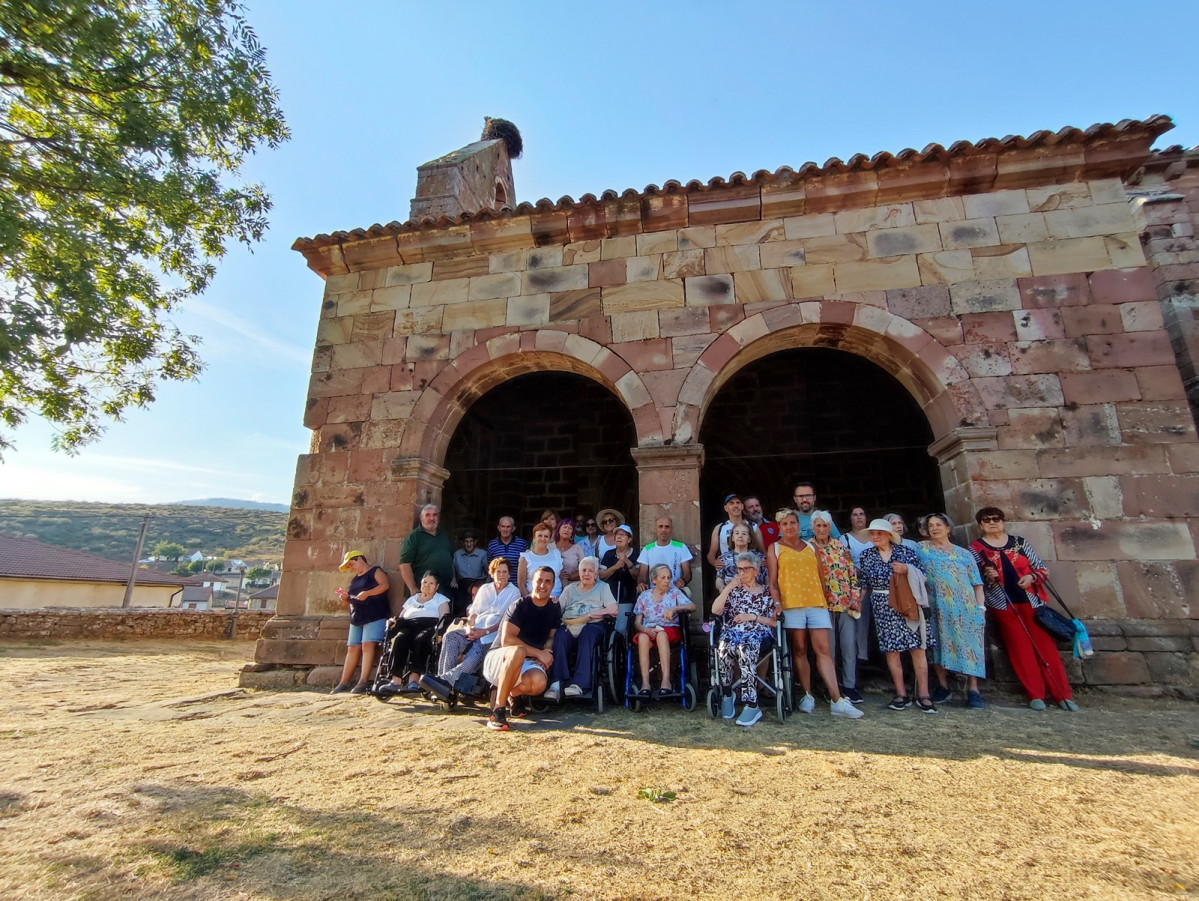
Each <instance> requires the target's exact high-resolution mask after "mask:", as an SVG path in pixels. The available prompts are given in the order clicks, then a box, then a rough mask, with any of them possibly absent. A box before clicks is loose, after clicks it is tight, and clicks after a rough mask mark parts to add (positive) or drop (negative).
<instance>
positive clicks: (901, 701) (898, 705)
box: [887, 695, 912, 710]
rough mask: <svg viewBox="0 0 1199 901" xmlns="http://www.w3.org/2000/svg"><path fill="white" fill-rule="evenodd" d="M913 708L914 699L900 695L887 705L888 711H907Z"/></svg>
mask: <svg viewBox="0 0 1199 901" xmlns="http://www.w3.org/2000/svg"><path fill="white" fill-rule="evenodd" d="M911 706H912V699H911V698H909V697H906V696H905V695H898V696H897V697H896V698H895V700H894V701H892V702H891V703H890V704H888V705H887V709H888V710H907V709H908V708H909V707H911Z"/></svg>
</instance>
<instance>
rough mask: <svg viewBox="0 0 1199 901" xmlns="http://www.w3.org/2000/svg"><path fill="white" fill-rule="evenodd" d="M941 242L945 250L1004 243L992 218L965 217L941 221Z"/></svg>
mask: <svg viewBox="0 0 1199 901" xmlns="http://www.w3.org/2000/svg"><path fill="white" fill-rule="evenodd" d="M940 229H941V243H942V245H944V247H945V249H946V250H960V249H962V248H969V247H992V246H994V245H997V244H1002V243H1004V242H1003V241H1000V239H999V229H998V227H997V226H996V224H995V220H994V219H990V218H987V219H966V220H964V221H961V220H958V221H949V222H941V223H940Z"/></svg>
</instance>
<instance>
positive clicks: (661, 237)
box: [636, 231, 679, 256]
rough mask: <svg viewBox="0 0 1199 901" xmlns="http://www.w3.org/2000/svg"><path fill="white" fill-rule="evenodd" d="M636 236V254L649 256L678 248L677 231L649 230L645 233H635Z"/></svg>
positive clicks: (670, 251) (671, 251)
mask: <svg viewBox="0 0 1199 901" xmlns="http://www.w3.org/2000/svg"><path fill="white" fill-rule="evenodd" d="M636 238H637V255H638V256H649V255H651V254H657V253H674V252H675V251H676V250H678V249H679V235H678V232H673V231H664V232H651V233H649V234H645V235H636Z"/></svg>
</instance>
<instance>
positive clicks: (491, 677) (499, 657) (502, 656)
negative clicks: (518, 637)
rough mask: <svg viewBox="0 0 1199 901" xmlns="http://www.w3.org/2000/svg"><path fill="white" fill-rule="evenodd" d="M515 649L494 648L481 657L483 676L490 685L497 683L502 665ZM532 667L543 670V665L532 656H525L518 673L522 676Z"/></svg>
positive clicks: (509, 658)
mask: <svg viewBox="0 0 1199 901" xmlns="http://www.w3.org/2000/svg"><path fill="white" fill-rule="evenodd" d="M515 651H516V648H495V649H493V650H490V651H488V652H487V656H486V657H484V658H483V678H484V679H486V680H487V681H488V682H490V683H491V684H492V685H497V684H499V681H500V673H502V672H503V671H504V666H505V665H506V664H507V663H508V661H509V660H511V659H512V656H513V654H514V652H515ZM533 669H538V670H541V671H542V672H543V673H544V672H545V667H544V666H542V665H541V664H540V663H538V662H537V661H536V660H534V659H533V658H532V657H526V658H525V659H524V662H523V663H522V664H521V666H520V675H521V676H523V675H524V674H525V673H527V672H528V671H529V670H533ZM518 678H519V677H518Z"/></svg>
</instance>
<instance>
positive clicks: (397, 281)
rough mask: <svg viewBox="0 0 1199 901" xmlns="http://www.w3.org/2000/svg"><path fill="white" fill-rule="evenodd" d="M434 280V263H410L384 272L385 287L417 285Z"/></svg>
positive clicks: (392, 267) (390, 267) (389, 268)
mask: <svg viewBox="0 0 1199 901" xmlns="http://www.w3.org/2000/svg"><path fill="white" fill-rule="evenodd" d="M432 278H433V264H432V263H408V264H407V265H404V266H389V267H388V268H387V269H385V270H384V276H383V287H385V288H390V287H392V286H395V285H415V284H419V283H420V282H427V281H430V280H431V279H432Z"/></svg>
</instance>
